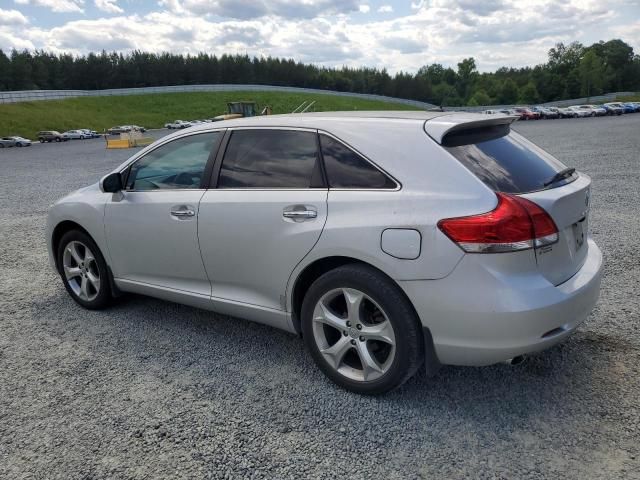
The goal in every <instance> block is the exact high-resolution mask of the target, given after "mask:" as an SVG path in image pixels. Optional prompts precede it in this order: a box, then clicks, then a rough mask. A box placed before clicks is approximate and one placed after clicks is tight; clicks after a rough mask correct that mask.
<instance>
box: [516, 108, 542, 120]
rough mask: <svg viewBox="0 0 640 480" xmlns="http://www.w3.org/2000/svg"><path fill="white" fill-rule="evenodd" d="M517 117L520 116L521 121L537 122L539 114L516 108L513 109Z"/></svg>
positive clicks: (528, 109)
mask: <svg viewBox="0 0 640 480" xmlns="http://www.w3.org/2000/svg"><path fill="white" fill-rule="evenodd" d="M513 110H514V111H515V112H516V113H517V114H518V115H520V119H521V120H539V119H540V113H539V112H534V111H533V110H531V109H530V108H528V107H516V108H514V109H513Z"/></svg>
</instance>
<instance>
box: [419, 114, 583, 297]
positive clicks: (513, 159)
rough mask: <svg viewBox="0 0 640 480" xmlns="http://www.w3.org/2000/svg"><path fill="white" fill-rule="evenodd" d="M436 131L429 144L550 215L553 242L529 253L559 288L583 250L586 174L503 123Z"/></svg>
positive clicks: (574, 269) (496, 187) (575, 268)
mask: <svg viewBox="0 0 640 480" xmlns="http://www.w3.org/2000/svg"><path fill="white" fill-rule="evenodd" d="M443 120H444V119H443ZM451 120H453V118H449V119H448V123H449V124H451V123H453V122H451ZM433 121H438V118H436V119H434V120H431V121H428V122H426V124H425V130H426V132H427V133H429V130H430V129H429V126H430V125H429V124H430V123H431V122H433ZM436 131H437V133H438V134H439V135H436V136H439V138H434V140H436V141H438V140H439V142H438V143H440V144H441V145H442V146H443V147H444V148H445V149H446V150H447V151H448V152H449V153H451V154H452V155H453V156H454V157H455V158H456V159H457V160H458V161H460V162H461V163H462V164H463V165H464V166H465V167H466V168H467V169H469V170H470V171H471V172H472V173H473V174H474V175H475V176H476V177H478V178H479V179H480V180H481V181H482V182H484V183H485V185H487V186H488V187H489V188H491V189H492V190H493V191H495V192H502V193H507V194H512V195H517V196H521V197H524V198H526V199H528V200H531V201H532V202H534V203H536V204H538V205H539V206H540V207H542V208H543V209H544V210H545V211H546V212H547V213H548V214H549V215H550V216H551V218H552V219H553V221H554V222H555V224H556V226H557V228H558V241H557V242H556V243H553V244H551V245H546V246H543V247H539V248H536V249H535V255H536V262H537V266H538V268H539V270H540V272H541V273H542V274H543V275H544V276H545V278H547V279H548V280H549V281H550V282H552V283H553V284H554V285H559V284H561V283H563V282H565V281H566V280H568V279H569V278H571V277H572V276H573V275H574V274H575V273H576V272H577V271H578V270H580V268H581V267H582V265H583V264H584V261H585V258H586V256H587V250H588V243H587V235H588V226H589V203H590V202H589V200H590V185H591V179H590V178H589V177H588V176H586V175H584V174H582V173H578V172H576V171H575V170H574V169H572V168H567V166H566V165H564V164H562V163H561V162H560V161H559V160H557V159H556V158H554V157H553V156H552V155H550V154H549V153H547V152H545V151H544V150H542V149H541V148H539V147H537V146H536V145H534V144H533V143H531V142H529V141H528V140H526V139H525V138H524V137H522V136H521V135H519V134H518V133H516V132H513V131H511V130H510V128H509V122H505V123H503V124H498V125H496V124H494V125H486V126H483V125H482V124H478V123H477V122H474V124H473V125H471V126H470V128H465V124H464V123H462V124H459V125H456V126H455V127H454V128H451V129H449V130H448V131H446V132H442V131H441V130H438V129H437V128H436V129H435V130H434V132H436ZM431 136H432V137H434V135H431Z"/></svg>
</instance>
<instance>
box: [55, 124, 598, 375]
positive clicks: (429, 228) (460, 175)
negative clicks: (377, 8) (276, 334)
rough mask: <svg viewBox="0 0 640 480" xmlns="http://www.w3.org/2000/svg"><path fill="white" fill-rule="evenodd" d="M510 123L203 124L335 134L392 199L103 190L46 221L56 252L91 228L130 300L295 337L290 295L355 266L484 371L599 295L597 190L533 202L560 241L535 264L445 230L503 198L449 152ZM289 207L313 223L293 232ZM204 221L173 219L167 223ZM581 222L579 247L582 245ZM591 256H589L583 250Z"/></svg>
mask: <svg viewBox="0 0 640 480" xmlns="http://www.w3.org/2000/svg"><path fill="white" fill-rule="evenodd" d="M514 120H515V118H513V117H507V116H502V115H499V116H487V115H482V114H471V113H450V112H449V113H443V112H433V113H431V112H349V113H344V112H338V113H316V114H294V115H274V116H265V117H252V118H243V119H237V120H231V121H227V122H224V126H222V125H221V124H202V125H199V126H197V127H193V128H190V129H188V130H181V131H179V132H176V133H173V134H171V135H168V136H167V137H164V138H162V139H161V140H159V141H157V142H156V143H154V144H152V145H151V146H149V147H147V148H145V149H143V150H142V151H140V152H139V153H136V154H135V155H134V156H133V157H131V158H130V159H129V160H127V161H126V162H125V163H123V164H122V165H121V166H120V167H118V169H116V170H114V171H124V170H125V169H126V168H127V167H128V166H129V165H131V164H132V163H133V162H136V161H137V160H138V159H140V158H142V157H144V156H145V155H146V154H147V153H148V152H150V151H152V150H153V149H155V148H156V147H158V146H159V145H163V144H165V143H167V142H171V141H173V140H175V139H178V138H182V137H186V136H189V135H193V134H196V133H202V132H208V131H220V130H227V129H229V130H236V129H247V128H267V129H303V130H310V131H314V132H315V131H320V132H325V133H327V134H328V135H331V136H334V137H335V138H337V139H339V140H340V141H341V142H343V143H344V144H346V145H350V146H351V147H352V148H353V149H355V150H357V151H358V152H360V153H361V154H362V155H364V156H365V157H366V158H367V159H369V160H370V161H371V162H373V163H374V164H376V165H377V166H379V167H380V168H381V169H383V170H384V171H385V172H386V173H388V175H389V176H391V177H392V178H393V179H395V180H396V181H397V183H398V187H397V188H396V189H388V190H366V189H362V190H353V189H327V188H309V189H304V190H296V189H273V190H270V189H262V190H258V189H253V190H252V189H242V188H229V189H216V188H210V189H208V190H204V189H193V190H165V191H147V192H136V191H123V192H118V193H103V191H102V190H101V184H100V183H96V184H94V185H91V186H89V187H86V188H83V189H80V190H78V191H76V192H74V193H72V194H70V195H69V196H67V197H65V198H63V199H62V200H60V201H58V202H57V203H56V204H55V205H54V206H53V207H52V208H51V210H50V212H49V217H48V225H47V242H48V248H49V253H50V258H51V263H52V266H54V267H55V255H54V247H53V245H52V239H53V237H54V232H55V229H56V228H57V227H58V226H59V225H61V224H62V222H74V223H76V224H78V225H80V226H81V227H82V228H84V229H85V230H86V231H87V232H88V233H89V234H90V235H91V236H92V237H93V239H94V241H95V242H96V244H97V245H98V247H99V248H100V250H101V251H102V252H103V254H104V256H105V259H106V261H107V264H108V265H109V266H110V268H111V271H112V273H113V277H114V283H115V285H116V286H117V287H118V288H119V289H121V290H123V291H129V292H135V293H140V294H145V295H151V296H155V297H159V298H163V299H167V300H171V301H176V302H179V303H184V304H188V305H193V306H196V307H200V308H205V309H211V310H214V311H218V312H221V313H226V314H230V315H234V316H237V317H242V318H247V319H250V320H254V321H257V322H261V323H265V324H268V325H272V326H275V327H278V328H282V329H284V330H287V331H290V332H296V331H299V324H298V320H297V318H296V314H295V305H294V302H293V296H294V295H293V292H294V288H295V285H296V281H297V279H298V278H299V277H300V275H301V273H302V272H305V271H306V269H308V268H311V266H312V265H314V264H315V262H321V261H324V260H326V259H329V258H345V257H346V258H349V259H354V260H357V261H360V262H364V263H366V264H369V265H371V266H373V267H375V268H377V269H379V270H380V271H382V272H384V273H385V274H386V275H388V276H389V277H390V278H391V279H393V280H394V281H395V282H396V283H397V284H398V285H399V286H400V288H401V289H402V290H403V291H404V293H405V294H406V295H407V297H408V298H409V300H410V301H411V303H412V304H413V306H414V307H415V309H416V312H417V314H418V316H419V317H420V319H421V321H422V324H423V326H424V327H425V328H427V329H428V331H429V332H430V334H431V336H432V338H433V345H434V348H435V353H436V355H437V357H438V359H439V361H440V362H441V363H443V364H455V365H486V364H492V363H496V362H498V361H501V360H506V359H509V358H512V357H515V356H517V355H521V354H525V353H529V352H533V351H538V350H542V349H544V348H547V347H549V346H551V345H554V344H556V343H558V342H559V341H561V340H562V339H564V338H565V337H567V336H568V335H569V334H570V333H571V332H573V331H574V330H575V328H576V327H577V326H578V325H579V324H580V323H581V322H582V321H584V320H585V319H586V317H587V316H588V314H589V312H590V311H591V309H592V308H593V306H594V304H595V302H596V300H597V298H598V294H599V286H600V278H601V269H602V255H601V252H600V250H599V249H598V247H597V246H596V244H595V243H594V242H593V241H592V240H591V239H590V238H589V239H586V240H584V248H581V249H580V250H579V251H578V252H576V250H575V248H574V246H575V244H576V241H577V240H578V239H576V237H575V235H576V230H575V224H576V222H578V221H582V222H585V221H587V219H588V209H589V188H590V179H589V177H587V176H586V175H584V174H579V177H578V178H577V179H576V180H575V181H573V182H571V183H568V184H566V185H564V186H561V187H558V188H553V189H548V190H542V191H539V192H534V193H529V194H526V195H524V197H526V198H528V199H530V200H532V201H535V202H536V203H538V204H539V205H541V206H542V207H543V208H545V210H546V211H547V212H548V213H549V214H550V215H551V216H552V217H553V219H554V220H555V222H556V224H557V225H558V229H559V231H560V241H559V242H558V243H557V244H556V245H554V246H553V248H550V249H548V250H547V251H545V252H544V255H541V254H540V252H536V251H534V250H532V249H530V250H524V251H518V252H513V253H501V254H468V253H465V252H464V251H463V250H462V249H461V248H459V247H458V245H456V244H455V243H453V242H452V241H451V240H450V239H449V238H448V237H447V236H445V235H444V234H443V233H442V232H441V231H440V230H439V229H438V228H437V224H438V221H439V220H441V219H443V218H450V217H460V216H467V215H474V214H478V213H483V212H488V211H491V210H492V209H494V208H495V207H496V204H497V199H496V195H495V193H494V192H493V191H492V190H491V189H490V188H488V187H487V186H486V185H485V184H484V183H483V182H481V181H480V180H479V179H478V178H476V176H475V175H474V174H472V173H471V172H470V170H468V169H467V168H465V167H464V166H463V165H462V163H460V162H458V161H457V160H455V159H454V158H453V157H452V156H451V155H450V154H449V153H448V152H447V151H446V150H445V149H443V148H442V146H441V145H440V142H442V139H443V137H444V136H445V135H446V134H447V133H448V132H450V131H452V130H455V129H457V128H460V127H461V126H467V127H468V126H483V125H491V124H492V122H495V123H496V124H504V123H505V122H512V121H514ZM292 205H304V206H305V207H306V208H313V209H314V210H315V211H316V212H317V216H315V217H314V218H312V219H309V221H301V222H297V221H292V220H290V219H286V218H283V209H286V208H288V207H290V206H292ZM175 208H179V209H188V210H191V211H193V213H194V215H193V216H192V217H189V218H188V219H184V218H183V219H176V218H175V217H172V216H171V215H170V212H171V211H172V209H175ZM586 225H587V224H586V223H585V224H584V228H585V230H584V231H583V234H584V235H585V236H586V235H587V229H586V228H587V227H586ZM581 245H582V244H581Z"/></svg>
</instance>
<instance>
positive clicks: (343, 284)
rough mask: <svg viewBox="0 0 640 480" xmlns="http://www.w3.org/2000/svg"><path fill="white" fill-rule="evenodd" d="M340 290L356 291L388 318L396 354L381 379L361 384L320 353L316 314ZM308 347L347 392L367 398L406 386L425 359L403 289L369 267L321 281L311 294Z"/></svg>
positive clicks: (306, 313)
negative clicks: (327, 295)
mask: <svg viewBox="0 0 640 480" xmlns="http://www.w3.org/2000/svg"><path fill="white" fill-rule="evenodd" d="M336 288H355V289H357V290H360V291H361V292H363V293H365V294H366V295H368V296H369V297H371V298H372V299H373V300H374V301H375V302H376V303H377V304H378V305H379V306H380V307H381V308H382V309H383V310H384V311H385V313H386V314H387V317H388V318H389V321H390V322H391V324H392V326H393V330H394V335H395V339H396V353H395V358H394V360H393V363H392V364H391V366H390V367H389V370H388V371H387V372H386V373H385V374H384V375H383V376H382V377H381V378H379V379H376V380H373V381H369V382H361V381H355V380H351V379H349V378H347V377H344V376H343V375H342V374H340V373H338V372H337V371H336V370H334V368H333V367H331V366H330V365H329V364H328V363H327V362H326V360H325V359H324V357H323V355H322V354H321V353H320V350H319V348H318V346H317V345H316V342H315V339H314V336H313V325H312V323H313V321H312V317H313V310H314V308H315V305H316V303H317V302H318V301H319V300H320V298H321V297H322V296H323V295H324V294H325V293H327V292H328V291H330V290H333V289H336ZM301 326H302V332H303V337H304V341H305V344H306V346H307V348H308V349H309V351H310V353H311V356H312V357H313V359H314V361H315V363H316V365H318V367H319V368H320V370H322V372H323V373H324V374H325V375H327V376H328V377H329V378H330V379H331V380H333V381H334V382H335V383H337V384H338V385H340V386H341V387H343V388H346V389H348V390H351V391H353V392H357V393H363V394H379V393H384V392H388V391H390V390H393V389H394V388H396V387H398V386H400V385H402V384H403V383H404V382H405V381H406V380H408V379H409V378H410V377H411V376H413V374H414V373H415V372H416V370H417V369H418V367H420V365H421V364H422V361H423V359H424V339H423V334H422V328H421V325H420V321H419V319H418V317H417V315H416V314H415V311H414V310H413V307H412V305H411V304H410V302H409V301H408V299H407V298H406V297H405V295H404V293H403V292H402V291H401V290H400V288H399V287H398V286H397V285H396V284H395V283H394V282H393V281H392V280H390V279H389V278H388V277H386V276H385V275H384V274H382V273H381V272H378V271H377V270H375V269H373V268H371V267H367V266H365V265H357V264H355V265H346V266H344V267H339V268H337V269H335V270H332V271H330V272H328V273H325V274H324V275H322V276H321V277H320V278H318V279H317V280H316V281H315V282H314V283H313V284H312V285H311V287H310V288H309V290H308V291H307V293H306V295H305V298H304V301H303V304H302V311H301Z"/></svg>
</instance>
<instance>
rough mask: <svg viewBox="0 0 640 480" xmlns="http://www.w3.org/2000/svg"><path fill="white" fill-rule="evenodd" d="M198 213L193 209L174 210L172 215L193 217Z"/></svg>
mask: <svg viewBox="0 0 640 480" xmlns="http://www.w3.org/2000/svg"><path fill="white" fill-rule="evenodd" d="M195 214H196V212H194V211H193V210H174V211H172V212H171V215H173V216H174V217H193V216H194V215H195Z"/></svg>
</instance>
